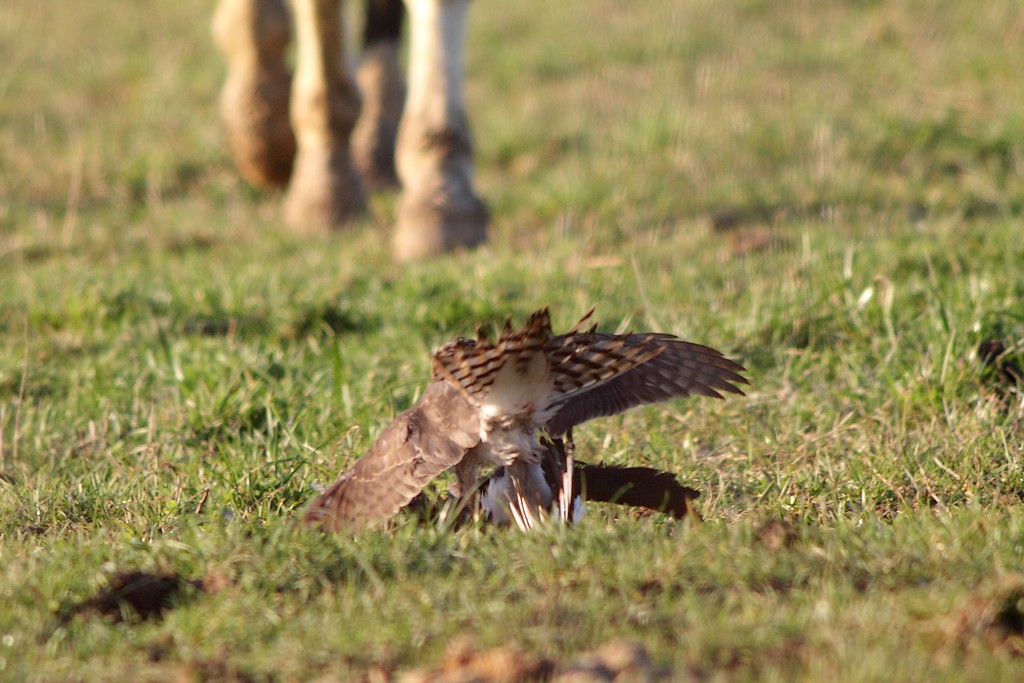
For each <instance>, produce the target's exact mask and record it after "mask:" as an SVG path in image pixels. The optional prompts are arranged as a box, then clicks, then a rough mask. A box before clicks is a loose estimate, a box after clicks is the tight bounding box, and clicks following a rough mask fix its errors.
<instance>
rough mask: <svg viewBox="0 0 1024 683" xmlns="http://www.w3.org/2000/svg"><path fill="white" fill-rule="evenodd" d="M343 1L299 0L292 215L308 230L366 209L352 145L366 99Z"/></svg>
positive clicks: (295, 1)
mask: <svg viewBox="0 0 1024 683" xmlns="http://www.w3.org/2000/svg"><path fill="white" fill-rule="evenodd" d="M341 4H342V3H341V0H292V7H293V11H294V12H295V30H296V36H297V39H298V40H297V43H298V46H297V54H296V69H295V77H294V79H293V82H292V93H291V95H292V99H291V121H292V129H293V130H294V131H295V139H296V141H297V143H298V150H297V153H296V156H295V166H294V168H293V170H292V179H291V183H290V184H289V186H288V194H287V196H286V197H285V206H284V214H285V221H286V222H287V223H288V224H289V225H291V226H293V227H296V228H300V229H318V228H322V227H338V226H341V225H344V224H345V223H347V222H349V221H351V220H353V219H354V218H356V217H358V216H360V215H362V214H363V212H364V211H365V209H366V200H365V198H364V196H363V188H362V184H361V182H360V180H359V175H358V173H357V172H356V169H355V166H354V165H353V163H352V153H351V147H350V141H351V140H350V138H351V135H352V129H353V127H354V126H355V124H356V119H357V118H358V117H359V106H360V103H359V91H358V89H357V87H356V83H355V79H354V78H353V77H352V74H350V73H349V70H348V67H347V64H346V60H345V44H344V30H343V28H342V25H341V18H342V16H343V13H342V11H341V10H342V7H341Z"/></svg>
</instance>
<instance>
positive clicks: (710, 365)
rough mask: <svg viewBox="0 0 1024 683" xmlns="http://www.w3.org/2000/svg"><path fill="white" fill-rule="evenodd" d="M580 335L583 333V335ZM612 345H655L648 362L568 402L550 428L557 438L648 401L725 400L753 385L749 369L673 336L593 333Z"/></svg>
mask: <svg viewBox="0 0 1024 683" xmlns="http://www.w3.org/2000/svg"><path fill="white" fill-rule="evenodd" d="M577 336H580V335H577ZM591 336H593V337H595V338H597V339H598V340H600V341H602V342H604V343H607V341H608V340H612V339H617V340H621V341H622V343H623V345H624V346H625V347H626V348H629V347H632V346H639V347H644V348H648V347H650V346H652V345H653V346H655V347H656V348H658V349H659V352H658V353H657V354H655V355H653V357H651V358H649V359H648V360H646V361H644V362H642V363H640V364H638V365H636V366H635V367H633V368H631V369H629V370H627V371H625V372H623V373H621V374H619V375H617V376H615V377H612V378H611V379H609V380H608V381H606V382H604V383H603V384H598V385H595V386H593V387H591V388H589V389H588V390H586V391H583V392H580V393H577V394H575V395H573V396H572V397H570V398H569V399H568V400H566V401H565V402H564V403H563V404H562V405H561V407H560V408H559V409H558V411H557V412H556V413H555V415H554V416H553V417H552V418H550V419H549V420H548V422H547V424H546V425H545V429H546V430H547V432H548V434H550V435H551V436H559V435H561V434H564V433H565V432H566V431H568V430H569V429H572V428H573V427H574V426H576V425H578V424H580V423H583V422H586V421H587V420H591V419H593V418H595V417H602V416H605V415H616V414H618V413H621V412H624V411H626V410H629V409H630V408H633V407H635V406H639V405H643V404H645V403H655V402H657V401H664V400H666V399H669V398H677V397H685V396H690V395H692V394H697V395H699V396H711V397H714V398H722V394H721V393H720V392H728V393H732V394H741V395H742V394H743V392H742V391H741V390H740V389H739V388H738V387H737V386H735V385H736V384H749V382H748V381H747V379H746V378H745V377H743V375H741V374H740V373H741V372H743V371H744V370H745V368H744V367H743V366H742V365H740V364H739V363H736V362H734V361H731V360H729V359H728V358H726V357H724V356H723V355H722V354H721V353H719V352H718V351H716V350H714V349H712V348H709V347H707V346H701V345H700V344H691V343H689V342H685V341H682V340H681V339H678V338H676V337H675V336H673V335H670V334H627V335H613V334H602V333H592V334H591Z"/></svg>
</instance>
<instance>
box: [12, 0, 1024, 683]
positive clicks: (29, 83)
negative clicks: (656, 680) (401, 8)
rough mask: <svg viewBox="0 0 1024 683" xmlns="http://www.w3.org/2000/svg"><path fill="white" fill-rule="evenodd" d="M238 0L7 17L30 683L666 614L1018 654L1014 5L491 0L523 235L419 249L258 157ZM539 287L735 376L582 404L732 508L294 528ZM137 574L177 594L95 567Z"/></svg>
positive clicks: (269, 667) (851, 646)
mask: <svg viewBox="0 0 1024 683" xmlns="http://www.w3.org/2000/svg"><path fill="white" fill-rule="evenodd" d="M212 11H213V3H212V2H207V1H199V0H180V1H179V2H167V3H143V2H122V3H114V2H79V3H68V2H60V1H59V0H39V1H37V2H28V1H27V0H13V1H8V2H5V3H3V4H2V5H0V679H6V680H169V679H174V680H190V679H193V680H244V681H248V680H267V679H274V680H303V679H311V678H319V679H320V680H351V679H357V678H359V677H363V676H378V677H379V676H381V675H383V674H387V675H390V674H392V673H395V672H402V671H407V670H410V669H414V668H417V667H425V668H428V669H429V668H433V667H436V666H438V665H439V663H440V662H442V661H443V660H444V658H445V656H446V655H445V651H446V644H447V643H448V641H449V640H450V639H451V638H452V637H455V636H457V637H459V638H460V639H461V640H462V642H466V643H469V644H470V645H471V646H472V647H475V648H478V649H479V650H482V651H486V650H487V649H489V648H492V647H495V646H499V645H507V646H509V647H510V648H511V649H512V650H515V651H517V652H521V653H526V654H529V655H532V656H533V657H535V658H545V659H547V660H549V661H551V662H554V663H555V664H556V665H558V666H562V667H564V666H566V665H567V664H568V663H571V662H573V661H574V660H576V659H577V658H579V657H580V656H582V655H583V654H584V653H587V652H590V651H592V650H594V649H595V648H597V647H598V646H600V645H601V644H603V643H607V642H609V641H618V640H629V641H636V642H638V643H641V644H642V645H643V646H644V647H645V648H646V650H647V652H648V654H649V656H650V658H651V660H652V661H653V663H654V667H653V669H651V670H649V671H648V672H647V673H648V674H650V675H652V676H662V677H664V678H665V679H667V680H688V679H696V680H704V679H712V680H732V679H740V680H742V679H748V680H749V679H759V680H762V679H763V680H780V681H791V680H807V681H820V680H829V679H831V680H836V681H875V680H886V681H893V680H897V681H905V680H907V681H909V680H914V681H940V680H950V681H952V680H974V681H997V680H1024V678H1022V676H1024V658H1022V656H1024V509H1022V495H1024V468H1022V464H1024V463H1022V456H1024V443H1022V437H1024V422H1022V419H1024V406H1022V400H1021V396H1022V393H1021V391H1022V387H1021V384H1020V383H1019V382H1017V383H1015V381H1014V377H1013V376H1014V374H1015V373H1019V370H1020V365H1019V363H1020V362H1021V357H1022V356H1024V303H1022V297H1024V225H1022V212H1024V182H1022V181H1024V79H1022V78H1021V77H1020V74H1022V73H1024V10H1022V9H1021V7H1020V4H1019V2H1017V1H1016V0H993V1H992V2H988V3H971V2H966V1H960V2H939V0H919V1H914V2H904V3H883V2H839V1H826V2H821V3H771V2H762V1H759V0H744V1H742V2H736V3H715V2H707V1H704V2H701V1H694V2H677V1H676V0H645V1H644V2H642V3H640V2H610V1H607V0H597V1H594V2H587V3H582V2H573V3H551V2H542V1H541V0H529V1H527V0H519V1H517V2H508V3H505V2H496V1H494V0H480V1H479V2H476V3H474V4H473V7H472V10H471V27H470V44H469V47H468V59H469V64H468V73H469V79H470V83H469V85H468V93H467V96H468V100H469V105H470V111H471V120H472V123H473V128H474V133H475V137H476V142H477V153H478V157H477V159H478V161H477V169H478V173H479V176H478V179H479V182H478V186H479V189H480V191H481V193H482V194H483V196H484V197H485V198H486V199H487V201H488V203H489V205H490V207H491V209H492V212H493V215H494V223H493V229H492V240H491V242H490V244H489V245H488V246H487V247H485V248H483V249H480V250H477V251H474V252H472V253H468V254H457V255H454V256H451V257H448V258H444V259H440V260H437V261H434V262H430V263H424V264H421V265H415V266H410V267H397V266H394V265H392V264H391V263H390V262H389V252H388V245H387V242H388V240H387V239H386V232H387V229H388V227H387V226H388V225H389V224H390V221H391V218H392V216H393V210H394V209H393V205H394V199H395V197H394V195H382V196H378V197H374V199H373V202H372V209H373V211H372V216H371V217H369V218H367V220H366V221H365V222H364V223H363V224H361V225H358V226H356V228H355V229H353V230H352V231H349V232H344V233H341V234H336V235H331V236H322V237H309V236H298V235H292V234H289V233H288V232H287V231H286V230H285V229H284V228H283V227H282V225H281V223H280V218H279V211H278V209H279V201H280V197H278V196H274V195H264V194H261V193H259V192H257V191H255V190H253V189H252V188H250V187H247V186H246V185H245V184H243V183H242V182H241V181H240V180H239V179H238V178H237V177H236V175H235V173H234V171H233V168H232V166H231V163H230V159H229V156H228V152H227V148H226V142H225V140H224V137H223V134H222V131H221V128H220V125H219V120H218V116H217V113H216V98H217V94H218V89H219V84H220V81H221V79H222V76H223V67H222V66H221V64H220V62H219V61H218V59H217V55H216V53H215V51H214V49H213V46H212V42H211V39H210V37H209V29H208V26H209V19H210V16H211V14H212ZM543 305H551V307H552V312H553V316H554V318H555V322H556V326H557V327H558V328H561V329H564V328H565V327H567V326H568V325H570V324H572V322H574V321H575V320H576V319H577V318H578V317H579V316H580V315H581V314H583V313H584V312H585V311H586V310H588V309H589V308H590V307H591V306H595V305H596V306H597V315H598V317H599V319H600V320H602V321H603V323H604V326H603V328H604V329H608V330H614V329H620V328H622V329H626V328H629V329H634V330H641V329H656V330H661V331H667V332H673V333H676V334H679V335H681V336H683V337H685V338H687V339H691V340H693V341H697V342H701V343H705V344H710V345H713V346H715V347H717V348H719V349H721V350H722V351H723V352H725V353H727V354H728V355H730V356H732V357H735V358H737V359H739V360H740V361H741V362H743V363H744V364H745V365H746V367H747V368H748V369H749V375H750V378H751V382H752V385H751V387H750V388H749V391H748V396H747V397H746V398H738V397H736V398H733V397H731V398H729V399H728V400H726V401H724V402H717V401H710V400H691V401H676V402H672V403H669V404H665V405H658V406H654V407H651V408H645V409H643V410H638V411H636V412H633V413H630V414H627V415H625V416H622V417H618V418H613V419H605V420H602V421H598V422H595V423H593V424H590V425H588V426H586V427H585V428H583V429H581V430H579V433H578V434H577V438H578V446H579V454H580V457H581V458H583V459H586V460H590V461H604V462H612V463H626V462H628V463H636V464H647V465H652V466H656V467H660V468H665V469H670V470H672V471H674V472H676V473H678V475H679V477H680V479H681V481H683V482H684V483H686V484H688V485H690V486H693V487H695V488H697V489H699V490H700V491H701V492H702V493H703V496H702V497H701V499H700V500H699V501H698V507H699V508H700V510H701V512H702V514H703V515H704V518H705V520H706V522H705V523H704V524H703V525H689V524H677V523H675V522H673V521H671V520H668V519H665V518H663V517H661V516H659V515H651V516H641V515H633V514H629V513H619V512H618V511H615V510H611V509H603V508H594V509H592V510H591V513H590V514H589V515H588V516H587V517H586V519H585V520H584V522H583V523H582V524H581V525H579V526H577V527H574V528H570V529H561V528H546V529H544V530H542V531H540V532H539V533H534V534H521V533H517V532H514V531H510V530H488V529H483V528H476V527H471V528H468V529H463V530H460V531H457V532H451V531H445V530H443V529H437V528H434V527H432V526H425V525H422V524H418V523H416V522H415V520H413V519H411V518H402V519H400V520H399V521H398V523H397V524H396V528H394V529H393V530H391V531H388V532H385V531H371V532H367V533H365V534H363V535H361V536H359V537H357V538H348V537H325V536H322V535H318V534H315V533H310V532H305V531H303V530H301V529H299V528H297V525H296V524H295V521H296V519H297V516H298V513H299V511H300V510H301V508H302V506H303V505H304V503H306V502H307V501H308V500H309V499H310V498H311V497H312V496H313V495H315V492H314V489H313V484H314V483H317V482H319V483H327V482H329V481H331V480H332V479H333V478H334V476H335V475H336V474H337V473H338V471H339V470H340V469H341V468H342V467H343V466H345V465H347V464H348V463H350V462H351V461H352V460H353V459H354V458H356V457H358V456H359V455H360V454H362V453H363V452H364V451H365V450H366V449H367V448H368V446H369V444H370V443H371V442H372V440H373V438H374V437H375V435H376V434H377V433H378V432H379V430H380V429H381V428H382V426H383V425H385V424H386V423H387V422H388V421H389V420H390V419H391V418H392V417H393V416H394V415H395V413H396V412H397V411H399V410H402V409H404V408H406V407H408V406H409V405H411V404H412V403H413V402H414V401H415V400H416V398H417V396H418V395H419V392H421V391H422V388H423V386H424V384H425V382H426V381H427V379H428V377H429V353H430V351H431V349H433V348H435V347H436V346H438V345H440V344H441V343H443V342H444V341H447V340H448V339H451V338H453V337H455V336H459V335H465V334H467V333H470V332H472V330H473V327H474V325H475V324H477V323H490V322H500V321H501V320H503V319H504V317H505V316H506V315H511V316H512V317H513V320H514V321H515V322H517V323H519V322H521V321H522V320H523V319H524V318H525V316H526V315H527V314H528V313H529V312H530V311H532V310H533V309H535V308H538V307H540V306H543ZM986 340H998V341H1000V342H1002V343H1003V344H1004V346H1005V348H1006V349H1007V351H1006V353H1005V354H1003V356H1001V357H1000V359H999V360H998V361H997V362H996V363H995V364H988V365H986V363H984V362H983V359H982V358H980V357H979V354H978V351H977V349H978V347H979V345H980V344H981V343H982V342H984V341H986ZM134 571H137V572H146V573H150V574H152V575H153V576H164V577H169V578H166V579H164V580H165V581H169V582H171V583H172V584H173V588H176V589H177V590H176V592H175V594H174V596H173V598H172V600H171V604H170V607H169V608H168V609H166V610H165V611H164V612H163V613H162V614H160V615H156V616H153V617H152V618H148V619H143V618H142V617H141V616H139V615H138V614H134V613H125V614H124V615H123V617H124V618H119V617H120V615H119V614H118V611H117V608H116V607H114V608H111V607H110V605H108V604H105V603H104V602H103V600H102V599H101V596H100V592H101V591H103V590H104V589H105V588H110V587H111V586H113V587H114V588H117V582H118V581H119V578H118V577H122V578H123V576H124V575H125V573H127V572H134ZM143 611H145V610H143ZM378 680H379V678H378Z"/></svg>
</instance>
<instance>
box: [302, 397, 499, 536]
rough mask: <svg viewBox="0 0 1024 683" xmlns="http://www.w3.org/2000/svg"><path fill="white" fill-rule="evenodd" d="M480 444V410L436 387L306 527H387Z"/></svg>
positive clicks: (318, 504) (309, 514)
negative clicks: (379, 523)
mask: <svg viewBox="0 0 1024 683" xmlns="http://www.w3.org/2000/svg"><path fill="white" fill-rule="evenodd" d="M479 442H480V418H479V415H478V413H477V409H476V407H474V406H472V405H471V404H470V403H469V402H468V401H467V400H466V399H465V398H464V397H463V396H462V394H461V393H460V392H459V391H458V390H457V389H455V388H453V387H451V386H449V385H448V384H447V383H445V382H434V383H432V384H430V385H429V386H428V387H427V389H426V391H425V392H424V393H423V398H422V399H421V400H420V402H419V404H418V405H417V406H416V407H414V408H412V409H410V410H407V411H405V412H404V413H402V414H401V415H399V416H398V417H397V418H395V421H394V422H392V423H391V424H390V425H388V427H387V428H386V429H385V430H384V431H383V433H381V435H380V437H379V438H378V439H377V441H376V443H374V444H373V447H372V448H371V449H370V450H369V452H368V453H367V454H366V455H364V456H363V457H361V458H360V459H359V460H357V461H356V462H355V464H353V465H352V467H351V468H349V469H348V471H346V472H345V473H344V474H342V475H341V477H339V478H338V480H337V481H336V482H335V483H334V484H333V485H332V486H331V487H330V488H329V489H327V490H326V491H325V492H324V493H323V494H322V495H321V496H320V497H319V498H318V499H317V500H316V501H315V502H314V503H313V505H312V506H311V507H310V508H309V510H307V511H306V515H305V521H306V523H307V524H309V525H312V526H319V527H320V528H322V529H324V530H326V531H342V530H357V529H359V528H361V527H363V526H365V525H367V524H369V523H371V522H375V521H386V520H388V519H390V518H391V517H393V516H394V515H395V514H396V513H397V512H398V511H399V510H400V509H402V508H403V507H404V506H405V505H407V504H408V503H409V501H411V500H412V499H413V498H414V497H415V496H416V494H418V493H419V492H420V491H422V490H423V487H424V486H426V485H427V483H428V482H429V481H430V480H431V479H433V478H434V477H436V476H437V475H439V474H440V473H442V472H444V471H445V470H447V469H448V468H449V467H452V466H454V465H455V464H457V463H458V462H460V461H461V460H462V458H463V457H464V456H465V455H466V452H467V451H468V450H469V449H470V448H472V447H473V446H476V445H477V444H478V443H479Z"/></svg>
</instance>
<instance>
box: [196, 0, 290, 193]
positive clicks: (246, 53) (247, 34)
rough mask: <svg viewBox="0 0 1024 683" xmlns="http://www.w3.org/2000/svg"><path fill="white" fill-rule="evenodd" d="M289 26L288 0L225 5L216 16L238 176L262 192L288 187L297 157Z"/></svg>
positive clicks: (223, 100)
mask: <svg viewBox="0 0 1024 683" xmlns="http://www.w3.org/2000/svg"><path fill="white" fill-rule="evenodd" d="M290 24H291V22H290V20H289V17H288V9H287V8H286V7H285V5H284V0H221V1H220V3H219V4H218V5H217V12H216V14H215V15H214V17H213V35H214V38H215V40H216V42H217V46H218V47H219V48H220V50H221V52H222V53H223V54H224V57H225V59H226V60H227V62H228V78H227V81H226V82H225V83H224V89H223V90H222V91H221V96H220V113H221V118H222V119H223V121H224V126H225V128H226V129H227V133H228V142H229V144H230V145H231V151H232V154H233V155H234V158H235V165H236V166H237V167H238V171H239V173H240V174H241V175H242V177H243V178H245V179H246V180H248V181H249V182H250V183H252V184H253V185H259V186H261V187H284V186H285V185H287V184H288V178H289V177H291V173H292V160H293V158H294V157H295V136H294V135H292V128H291V123H290V122H289V121H288V89H289V88H290V87H291V76H290V75H289V74H288V69H287V67H286V66H285V63H284V49H285V46H286V45H287V44H288V38H289V34H290V33H291V31H290Z"/></svg>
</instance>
